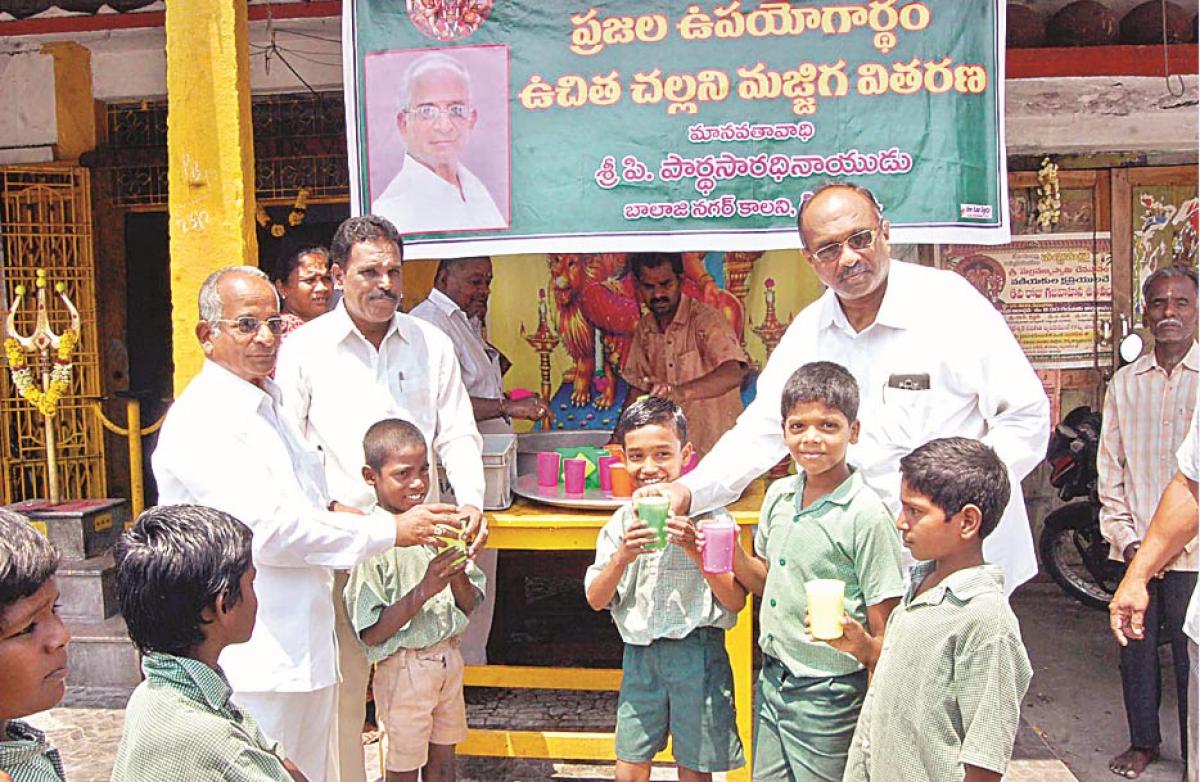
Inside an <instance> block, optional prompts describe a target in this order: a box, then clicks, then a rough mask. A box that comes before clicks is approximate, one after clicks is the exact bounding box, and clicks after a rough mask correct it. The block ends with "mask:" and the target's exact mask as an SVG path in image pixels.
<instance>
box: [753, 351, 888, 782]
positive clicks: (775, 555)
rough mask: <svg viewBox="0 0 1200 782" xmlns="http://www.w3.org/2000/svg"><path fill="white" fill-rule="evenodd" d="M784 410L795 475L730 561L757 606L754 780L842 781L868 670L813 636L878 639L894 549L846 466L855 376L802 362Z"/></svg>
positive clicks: (854, 430)
mask: <svg viewBox="0 0 1200 782" xmlns="http://www.w3.org/2000/svg"><path fill="white" fill-rule="evenodd" d="M780 412H781V416H782V419H783V437H784V441H785V443H786V444H787V447H788V450H789V451H790V452H791V455H792V459H793V460H794V461H795V463H796V467H797V472H798V474H797V475H795V476H789V477H787V478H782V479H780V480H778V481H776V482H775V483H773V484H772V485H771V487H770V488H769V489H768V490H767V493H766V496H765V497H764V498H763V506H762V510H761V512H760V513H759V523H758V532H757V534H756V535H755V539H754V552H753V553H748V552H746V551H744V550H742V549H741V548H740V547H738V548H737V549H736V550H735V551H734V560H733V572H734V576H735V577H736V578H737V580H738V581H739V582H741V583H742V584H743V585H744V586H745V587H746V589H747V590H749V591H751V592H754V593H755V594H756V595H759V596H760V597H761V598H762V600H761V603H760V613H759V626H760V634H759V646H760V647H761V648H762V652H763V665H762V672H761V674H760V675H759V680H758V698H756V699H755V700H756V704H757V706H756V708H757V713H756V714H755V731H754V779H755V782H774V781H775V780H780V781H781V782H782V781H783V780H788V781H789V782H817V780H831V779H833V780H840V779H841V778H842V772H843V770H844V768H845V765H846V755H847V753H848V752H849V750H850V740H851V737H852V736H853V734H854V726H855V723H856V721H857V719H858V713H859V710H860V709H861V708H862V704H863V699H864V697H865V695H866V690H867V671H866V669H865V668H864V666H863V665H862V663H860V662H859V661H858V660H856V659H855V658H854V657H852V656H851V655H849V654H846V653H844V652H840V651H838V650H837V649H834V648H833V647H831V646H829V645H828V644H827V643H825V642H824V641H821V640H817V638H819V637H821V636H826V637H829V638H834V637H837V636H839V635H840V634H841V631H842V622H843V618H844V616H850V617H853V618H854V619H855V620H857V621H858V622H859V623H861V624H864V625H866V626H868V627H870V628H871V630H872V632H873V633H882V631H883V627H884V626H885V625H886V624H887V618H888V615H889V614H890V613H891V612H892V609H893V608H895V606H896V604H897V603H898V602H899V598H900V596H901V595H903V594H904V577H903V569H902V561H901V553H900V541H899V539H898V537H897V535H896V531H895V529H894V527H893V523H892V515H891V513H890V512H889V511H888V509H887V507H886V506H885V505H884V503H883V500H881V499H880V498H879V495H877V494H876V493H875V492H874V491H872V490H871V488H870V487H868V486H867V485H866V483H864V482H863V479H862V476H861V475H860V474H859V473H858V472H857V471H856V470H855V469H854V468H853V467H851V466H850V465H848V464H847V463H846V450H847V448H848V447H849V446H850V444H851V443H854V442H856V441H857V440H858V420H857V416H858V384H857V383H856V382H855V380H854V377H853V376H852V375H851V374H850V373H849V372H848V371H846V369H845V368H843V367H841V366H839V365H837V364H833V363H830V362H827V361H820V362H815V363H811V364H805V365H804V366H802V367H800V369H798V370H796V372H795V373H794V374H793V375H792V376H791V378H789V379H788V382H787V384H786V385H785V386H784V389H783V395H782V404H781V410H780ZM843 611H844V614H843ZM806 612H808V613H810V614H811V620H812V623H813V629H814V631H815V632H814V633H813V635H812V636H810V635H809V634H808V633H806V632H805V613H806Z"/></svg>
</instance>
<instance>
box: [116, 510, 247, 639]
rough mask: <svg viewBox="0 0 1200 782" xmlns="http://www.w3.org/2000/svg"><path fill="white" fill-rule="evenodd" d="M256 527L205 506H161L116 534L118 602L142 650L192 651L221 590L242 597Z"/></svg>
mask: <svg viewBox="0 0 1200 782" xmlns="http://www.w3.org/2000/svg"><path fill="white" fill-rule="evenodd" d="M252 538H253V533H252V532H251V531H250V528H249V527H247V526H246V525H245V524H243V523H242V522H240V521H238V520H237V519H235V518H234V517H233V516H230V515H229V514H228V513H225V512H223V511H219V510H216V509H215V508H206V507H204V506H202V505H160V506H158V507H156V508H150V509H149V510H147V511H145V512H144V513H142V515H141V516H138V520H137V523H135V524H134V525H133V527H131V528H130V529H128V530H126V531H125V532H124V534H122V535H121V537H120V538H119V539H118V540H117V545H116V548H115V550H114V552H113V553H114V555H115V557H116V560H117V601H118V603H119V604H120V606H121V614H122V615H123V616H124V617H125V625H126V626H127V627H128V628H129V637H130V638H131V639H132V640H133V643H134V645H136V646H137V648H138V649H139V650H140V651H141V652H142V654H149V653H151V652H164V653H166V654H174V655H181V656H187V655H189V654H191V653H192V651H193V650H194V649H195V648H196V647H197V646H198V645H200V644H201V643H203V641H204V632H203V629H202V627H203V625H204V624H205V621H204V620H203V619H202V618H201V612H202V611H203V610H204V609H205V608H210V607H212V606H213V604H214V603H215V602H216V599H217V597H218V596H220V595H224V596H225V607H226V608H227V609H228V608H232V607H233V606H235V605H237V602H238V601H239V600H241V599H242V590H241V584H240V582H241V579H242V576H244V575H245V573H246V571H247V570H248V569H249V568H250V565H251V564H252V562H253V560H252V558H251V553H250V543H251V539H252Z"/></svg>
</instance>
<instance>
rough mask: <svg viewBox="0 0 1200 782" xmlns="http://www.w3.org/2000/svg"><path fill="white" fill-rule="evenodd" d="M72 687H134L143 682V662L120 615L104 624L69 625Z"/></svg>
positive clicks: (69, 678)
mask: <svg viewBox="0 0 1200 782" xmlns="http://www.w3.org/2000/svg"><path fill="white" fill-rule="evenodd" d="M67 629H68V630H70V631H71V645H70V647H68V657H69V659H70V670H69V672H68V673H67V685H68V686H70V687H120V688H132V687H136V686H137V685H138V682H140V681H141V680H142V666H141V660H140V657H139V656H138V652H137V648H136V647H135V646H134V645H133V642H132V641H130V640H129V635H128V633H127V632H126V630H125V620H124V619H122V618H121V617H120V616H119V615H118V616H113V617H110V618H108V619H106V620H104V621H102V622H67Z"/></svg>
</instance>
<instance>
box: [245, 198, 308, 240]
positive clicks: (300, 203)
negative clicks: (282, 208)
mask: <svg viewBox="0 0 1200 782" xmlns="http://www.w3.org/2000/svg"><path fill="white" fill-rule="evenodd" d="M310 194H311V193H310V191H309V189H308V188H307V187H302V188H300V190H298V191H297V192H296V200H295V202H294V203H293V204H292V211H291V212H288V217H287V225H286V226H285V225H282V224H280V223H276V222H274V221H273V220H271V215H269V214H267V210H266V209H265V208H264V207H263V205H262V204H256V205H255V207H254V219H255V221H256V222H257V223H258V224H259V226H260V227H262V228H265V229H267V230H268V231H269V232H270V234H271V236H273V237H275V238H276V239H282V238H283V236H284V234H286V233H287V230H288V228H289V227H290V228H295V227H296V226H298V225H302V224H303V223H304V218H305V217H306V216H307V214H308V197H309V195H310Z"/></svg>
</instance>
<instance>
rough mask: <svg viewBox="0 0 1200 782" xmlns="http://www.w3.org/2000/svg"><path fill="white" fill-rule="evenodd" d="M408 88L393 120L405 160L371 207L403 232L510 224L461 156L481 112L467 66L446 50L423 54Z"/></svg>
mask: <svg viewBox="0 0 1200 782" xmlns="http://www.w3.org/2000/svg"><path fill="white" fill-rule="evenodd" d="M403 94H404V96H405V106H404V108H402V109H401V110H400V113H399V114H397V115H396V124H397V126H398V127H399V129H400V136H401V137H402V138H403V139H404V146H405V153H404V167H403V168H401V169H400V173H398V174H397V175H396V177H395V178H394V179H393V180H392V181H391V183H390V184H388V186H387V188H386V189H384V191H383V193H382V194H381V195H380V196H379V197H378V198H376V199H375V201H374V202H373V203H372V204H371V211H372V212H373V213H374V214H377V215H380V216H382V217H386V218H387V219H388V220H390V221H391V222H392V224H393V225H395V226H396V230H398V231H399V232H400V233H401V234H410V233H435V232H440V231H467V230H479V229H487V228H505V227H507V225H508V221H507V220H505V219H504V217H502V216H501V214H500V210H499V209H497V208H496V202H495V201H494V200H493V199H492V196H491V193H489V192H488V190H487V188H486V187H485V186H484V184H483V183H482V182H480V181H479V178H478V177H476V176H475V175H474V174H472V173H471V172H470V171H468V170H467V168H466V167H465V166H464V165H463V164H462V162H461V157H462V154H463V150H464V149H465V148H466V146H467V143H468V142H469V141H470V139H471V131H472V130H474V128H475V122H476V120H477V119H478V114H477V112H476V110H475V107H474V105H473V104H472V102H471V75H470V74H469V73H468V72H467V69H466V68H464V67H463V65H462V63H460V62H458V60H455V59H454V58H452V57H450V56H448V55H446V54H442V53H441V52H433V53H430V54H426V55H424V56H422V57H420V58H419V59H417V60H416V61H415V62H413V64H412V65H411V66H409V68H408V71H407V72H406V74H405V78H404V93H403Z"/></svg>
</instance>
